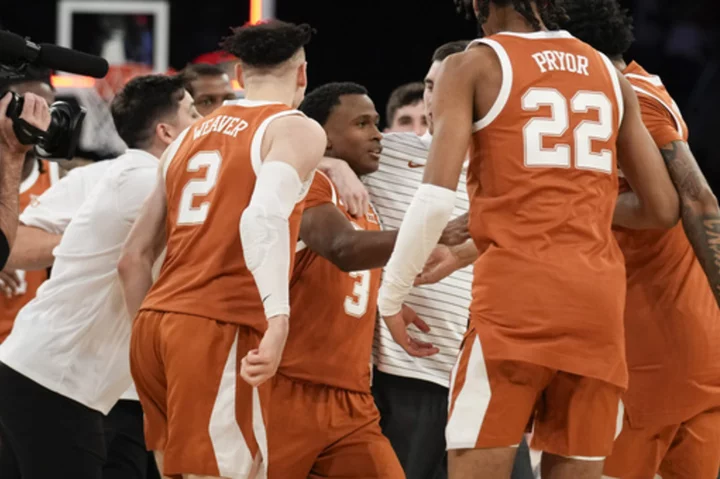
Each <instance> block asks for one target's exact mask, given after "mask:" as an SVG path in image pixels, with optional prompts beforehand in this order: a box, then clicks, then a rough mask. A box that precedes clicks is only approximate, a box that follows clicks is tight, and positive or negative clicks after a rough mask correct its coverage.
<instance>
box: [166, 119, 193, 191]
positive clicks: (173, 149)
mask: <svg viewBox="0 0 720 479" xmlns="http://www.w3.org/2000/svg"><path fill="white" fill-rule="evenodd" d="M190 128H192V127H191V126H189V127H187V128H185V129H184V130H183V131H182V133H180V135H178V137H177V138H175V141H173V142H172V143H170V146H168V147H167V150H165V151H166V152H167V155H166V156H165V163H163V165H162V174H163V178H165V179H167V172H168V169H169V168H170V164H171V163H172V162H173V161H174V160H175V155H176V154H177V151H178V149H179V148H180V145H181V144H182V142H183V140H185V136H186V135H187V133H188V131H190Z"/></svg>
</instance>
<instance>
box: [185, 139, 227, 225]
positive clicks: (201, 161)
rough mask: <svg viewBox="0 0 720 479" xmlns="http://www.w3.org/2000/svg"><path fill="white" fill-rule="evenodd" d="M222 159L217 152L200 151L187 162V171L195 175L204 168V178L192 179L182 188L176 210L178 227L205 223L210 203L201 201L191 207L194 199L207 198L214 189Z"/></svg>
mask: <svg viewBox="0 0 720 479" xmlns="http://www.w3.org/2000/svg"><path fill="white" fill-rule="evenodd" d="M221 163H222V157H221V156H220V152H218V151H201V152H199V153H197V154H195V156H193V157H192V158H190V160H189V161H188V162H187V171H188V172H190V173H195V172H198V171H200V170H201V169H203V168H205V176H204V177H202V178H193V179H192V180H190V181H188V182H187V184H186V185H185V188H183V191H182V196H181V197H180V206H179V209H178V217H177V224H178V225H198V224H202V223H204V222H205V220H206V219H207V215H208V211H209V210H210V201H203V202H201V203H200V204H199V205H198V206H193V202H194V201H195V198H196V197H202V196H207V195H209V194H210V192H211V191H212V189H213V188H214V187H215V183H217V180H218V174H219V173H220V164H221Z"/></svg>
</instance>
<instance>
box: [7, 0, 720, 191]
mask: <svg viewBox="0 0 720 479" xmlns="http://www.w3.org/2000/svg"><path fill="white" fill-rule="evenodd" d="M621 1H622V3H624V4H625V6H626V7H628V8H630V9H631V11H632V13H633V16H634V19H635V35H636V42H635V45H634V46H633V48H632V49H631V51H630V54H629V57H631V58H632V59H635V60H638V61H639V62H640V63H641V64H642V65H643V66H644V67H645V68H646V69H647V70H648V71H650V72H652V73H655V74H657V75H659V76H660V77H661V78H662V79H663V82H664V83H665V85H666V86H667V88H668V90H669V91H670V93H671V94H672V95H673V97H674V98H675V100H676V102H677V103H678V105H679V107H680V109H681V111H682V112H683V114H684V116H685V119H686V121H687V123H688V125H689V127H690V143H691V146H692V147H693V150H694V152H695V154H696V157H697V158H698V161H699V162H700V164H701V167H702V168H703V170H704V171H705V173H706V176H707V177H708V179H709V181H710V182H711V184H712V186H713V189H714V190H715V191H716V192H717V191H720V161H718V154H717V152H716V151H715V150H714V148H713V143H712V140H713V135H715V132H716V131H719V130H720V125H719V122H720V116H719V115H717V114H716V112H717V111H720V13H719V12H720V9H718V6H717V1H715V0H687V1H684V2H681V1H679V0H624V1H623V0H621ZM120 3H122V2H120ZM276 3H277V12H276V13H277V16H278V17H279V18H282V19H284V20H288V21H292V22H309V23H310V24H311V25H313V26H314V27H316V29H317V30H318V35H317V37H316V39H315V40H314V41H313V43H312V44H311V45H310V47H309V49H308V58H309V61H310V62H311V64H312V65H311V68H310V88H314V87H316V86H319V85H321V84H323V83H327V82H330V81H341V80H351V81H356V82H358V83H361V84H363V85H365V86H366V87H367V88H368V89H369V90H370V93H371V95H372V97H373V99H374V101H375V102H376V104H377V107H378V111H381V112H385V111H387V110H388V109H387V108H386V105H387V104H388V101H389V98H390V94H391V92H392V91H393V90H395V89H396V88H397V87H398V86H399V85H401V84H406V83H409V82H414V81H415V82H417V81H420V82H421V81H422V80H423V75H424V74H425V69H426V66H427V61H428V60H429V57H430V55H431V54H432V52H433V50H434V49H435V48H436V47H437V46H438V45H440V44H442V43H444V42H446V41H450V40H456V39H464V38H468V37H471V36H473V34H474V33H475V31H476V29H475V26H474V25H473V24H472V23H471V22H464V21H463V20H462V19H461V18H460V17H458V16H457V15H456V14H455V12H454V8H453V5H452V2H451V0H418V1H411V0H392V1H391V2H388V1H387V0H368V1H366V2H364V3H363V5H362V6H361V7H360V6H358V5H354V6H353V12H354V13H353V18H354V20H353V21H352V22H347V21H345V19H346V17H347V15H346V14H342V11H343V10H346V9H347V7H348V6H347V5H345V6H342V5H340V4H341V3H344V2H337V1H333V0H293V1H290V0H278V1H277V2H276ZM0 4H1V5H2V8H0V27H2V28H6V29H9V30H11V31H14V32H16V33H19V34H22V35H28V36H30V37H32V38H33V39H34V40H36V41H45V42H48V41H49V42H53V41H55V35H56V31H55V28H56V21H55V20H56V19H55V14H56V13H57V2H55V1H54V0H23V1H21V0H0ZM168 4H169V6H170V38H169V40H170V48H169V58H168V65H169V67H170V69H171V70H170V71H180V70H182V69H183V68H184V67H185V66H186V65H187V64H189V63H192V62H211V63H223V61H224V60H223V59H222V58H221V57H218V56H217V55H215V54H213V52H216V51H217V48H218V47H217V45H218V41H219V40H220V38H221V37H222V36H223V35H225V34H227V33H228V31H229V30H228V28H229V26H230V25H240V24H242V23H244V22H245V21H246V20H247V16H248V5H249V3H248V2H237V1H230V0H209V1H207V2H204V4H203V8H202V9H199V10H198V9H188V8H184V7H183V5H182V2H179V1H177V0H171V1H169V2H168ZM29 12H45V13H43V14H42V15H36V14H30V13H29ZM75 21H76V28H74V30H73V35H72V38H73V46H74V47H75V48H80V49H84V50H86V51H88V52H89V53H95V54H101V55H104V56H106V57H108V58H109V59H110V60H111V63H113V62H123V61H128V62H130V61H131V62H137V63H145V64H148V65H152V62H153V53H154V52H153V49H154V44H153V32H154V29H155V25H154V22H155V19H154V18H153V17H152V16H147V15H113V16H98V15H79V16H77V18H76V20H75ZM120 32H122V33H120ZM338 35H339V37H338ZM338 38H341V39H342V41H337V40H338ZM338 47H340V48H342V50H341V51H344V52H346V55H343V56H341V55H338V53H337V52H338V50H337V48H338ZM368 55H370V56H368ZM225 63H226V65H227V62H225ZM227 71H228V72H229V73H231V72H232V68H231V67H230V68H228V70H227ZM383 121H384V123H385V126H388V123H389V119H388V118H386V115H383Z"/></svg>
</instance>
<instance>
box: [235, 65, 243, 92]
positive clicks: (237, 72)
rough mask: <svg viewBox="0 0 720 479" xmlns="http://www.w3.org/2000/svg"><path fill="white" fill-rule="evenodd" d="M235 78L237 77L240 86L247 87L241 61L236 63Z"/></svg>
mask: <svg viewBox="0 0 720 479" xmlns="http://www.w3.org/2000/svg"><path fill="white" fill-rule="evenodd" d="M235 78H236V79H237V82H238V84H239V85H240V88H242V89H243V90H244V89H245V79H244V78H243V68H242V65H241V64H240V62H237V63H236V64H235Z"/></svg>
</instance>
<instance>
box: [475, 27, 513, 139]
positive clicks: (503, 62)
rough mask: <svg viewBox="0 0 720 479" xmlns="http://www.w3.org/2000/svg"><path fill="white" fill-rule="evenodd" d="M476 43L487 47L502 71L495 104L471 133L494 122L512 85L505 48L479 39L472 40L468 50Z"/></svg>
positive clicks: (505, 102) (510, 65) (485, 39)
mask: <svg viewBox="0 0 720 479" xmlns="http://www.w3.org/2000/svg"><path fill="white" fill-rule="evenodd" d="M478 43H482V44H485V45H487V46H489V47H490V48H492V49H493V51H494V52H495V54H496V55H497V56H498V59H499V60H500V69H501V71H502V84H501V85H500V92H499V93H498V96H497V98H496V99H495V103H493V106H492V108H490V111H488V112H487V115H485V117H484V118H481V119H479V120H478V121H476V122H475V123H473V133H474V132H476V131H479V130H482V129H483V128H485V127H487V126H489V125H490V124H491V123H492V122H493V121H495V119H496V118H497V117H498V116H499V115H500V113H501V112H502V111H503V109H504V108H505V105H506V104H507V101H508V98H510V92H511V91H512V85H513V69H512V63H510V57H509V56H508V54H507V52H506V51H505V48H503V46H502V45H500V44H499V43H498V42H496V41H495V40H490V39H488V38H480V39H477V40H473V41H472V42H470V44H469V45H468V48H470V47H471V46H472V45H475V44H478Z"/></svg>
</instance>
